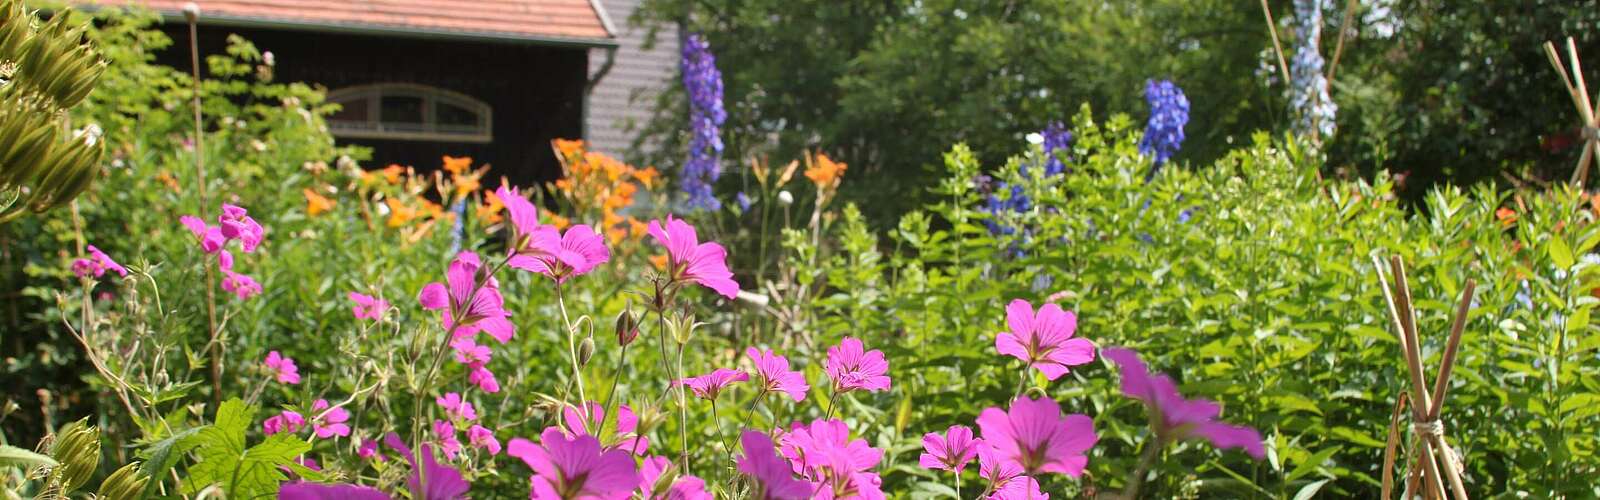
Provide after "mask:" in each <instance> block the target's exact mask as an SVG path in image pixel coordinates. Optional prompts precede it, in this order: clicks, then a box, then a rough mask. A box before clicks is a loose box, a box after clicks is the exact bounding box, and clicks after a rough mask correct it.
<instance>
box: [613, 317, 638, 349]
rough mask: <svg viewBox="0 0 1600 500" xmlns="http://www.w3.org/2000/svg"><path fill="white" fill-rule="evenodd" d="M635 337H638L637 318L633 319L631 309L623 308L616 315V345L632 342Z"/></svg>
mask: <svg viewBox="0 0 1600 500" xmlns="http://www.w3.org/2000/svg"><path fill="white" fill-rule="evenodd" d="M637 338H639V320H637V319H634V317H633V311H629V310H627V309H624V310H622V313H621V314H618V315H617V345H623V346H625V345H628V344H632V343H633V340H634V339H637Z"/></svg>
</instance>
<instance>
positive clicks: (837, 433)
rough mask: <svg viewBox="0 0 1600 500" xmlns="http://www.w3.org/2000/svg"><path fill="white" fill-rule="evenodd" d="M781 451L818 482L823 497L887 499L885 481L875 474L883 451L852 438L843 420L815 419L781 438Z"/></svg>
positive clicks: (795, 465)
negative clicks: (874, 469) (884, 495)
mask: <svg viewBox="0 0 1600 500" xmlns="http://www.w3.org/2000/svg"><path fill="white" fill-rule="evenodd" d="M779 442H780V443H781V446H780V448H779V449H780V451H782V452H783V455H784V456H785V457H788V458H789V463H791V464H793V465H794V467H795V469H796V470H797V471H798V472H800V474H801V475H802V476H803V477H806V478H809V479H812V480H816V481H818V482H819V485H818V491H817V493H818V497H819V498H851V497H858V496H859V497H861V498H883V491H882V490H881V484H882V481H881V480H880V479H879V478H878V475H877V474H875V473H873V472H871V471H872V468H874V467H877V466H878V463H879V462H882V461H883V450H880V449H877V448H873V447H872V446H870V445H868V444H867V442H866V441H865V440H861V439H855V440H852V439H850V429H849V428H848V427H846V426H845V424H844V422H843V421H840V420H815V421H812V422H811V425H809V426H797V427H795V428H794V429H792V430H790V431H789V432H787V433H784V435H783V437H782V438H780V439H779Z"/></svg>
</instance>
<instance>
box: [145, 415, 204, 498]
mask: <svg viewBox="0 0 1600 500" xmlns="http://www.w3.org/2000/svg"><path fill="white" fill-rule="evenodd" d="M207 427H210V426H207V425H202V426H199V427H190V428H188V429H184V430H182V431H179V432H178V433H177V434H173V435H171V436H167V438H166V439H162V440H160V441H157V442H155V444H152V445H150V446H149V447H147V448H145V449H143V450H140V451H139V456H140V457H141V458H144V459H145V462H144V465H143V466H142V469H143V472H144V474H145V477H148V478H150V482H148V483H146V484H145V487H144V491H145V496H146V497H148V496H150V495H152V494H154V493H155V490H156V487H157V486H158V485H160V484H161V480H163V479H165V478H166V474H167V469H171V468H172V466H174V465H177V463H178V459H179V458H182V457H183V454H184V453H188V452H189V450H192V449H194V447H195V445H198V444H200V440H199V439H198V438H197V436H198V435H199V433H200V431H202V430H204V429H206V428H207Z"/></svg>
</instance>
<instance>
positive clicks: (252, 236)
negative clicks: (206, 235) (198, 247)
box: [217, 203, 264, 253]
mask: <svg viewBox="0 0 1600 500" xmlns="http://www.w3.org/2000/svg"><path fill="white" fill-rule="evenodd" d="M217 224H218V225H220V226H221V232H222V236H223V237H224V238H227V239H230V240H239V247H240V248H242V249H244V253H252V252H255V251H256V246H257V245H260V244H261V237H262V234H263V233H264V231H263V230H262V229H261V224H257V223H256V220H255V219H252V218H250V216H249V215H247V212H246V211H245V209H243V208H240V207H238V206H235V205H231V204H228V203H223V204H222V215H219V216H217Z"/></svg>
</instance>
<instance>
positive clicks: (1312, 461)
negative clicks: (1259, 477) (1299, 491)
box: [1284, 446, 1344, 481]
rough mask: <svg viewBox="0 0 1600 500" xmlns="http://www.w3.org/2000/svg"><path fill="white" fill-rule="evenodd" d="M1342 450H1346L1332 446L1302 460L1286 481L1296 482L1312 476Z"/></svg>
mask: <svg viewBox="0 0 1600 500" xmlns="http://www.w3.org/2000/svg"><path fill="white" fill-rule="evenodd" d="M1342 449H1344V447H1343V446H1332V447H1328V448H1323V449H1322V451H1319V452H1317V453H1316V454H1314V455H1311V457H1310V458H1307V459H1305V460H1302V461H1301V462H1300V464H1299V465H1296V466H1294V471H1292V472H1290V473H1289V476H1288V477H1286V478H1284V480H1285V481H1294V480H1296V479H1300V478H1301V477H1304V476H1305V475H1306V474H1310V473H1312V472H1316V471H1317V468H1319V467H1321V466H1322V463H1323V462H1326V461H1328V457H1331V456H1333V454H1335V453H1338V452H1339V450H1342Z"/></svg>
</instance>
